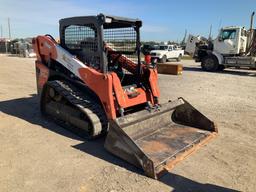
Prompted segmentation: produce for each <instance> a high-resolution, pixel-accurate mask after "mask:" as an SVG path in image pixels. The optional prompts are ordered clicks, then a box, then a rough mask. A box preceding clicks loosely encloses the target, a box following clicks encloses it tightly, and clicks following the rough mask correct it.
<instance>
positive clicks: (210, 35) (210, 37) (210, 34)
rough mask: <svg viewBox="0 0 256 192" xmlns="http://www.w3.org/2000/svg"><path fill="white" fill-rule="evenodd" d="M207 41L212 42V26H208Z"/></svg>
mask: <svg viewBox="0 0 256 192" xmlns="http://www.w3.org/2000/svg"><path fill="white" fill-rule="evenodd" d="M208 40H212V24H211V26H210V32H209V37H208Z"/></svg>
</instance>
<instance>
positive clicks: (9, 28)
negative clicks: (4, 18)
mask: <svg viewBox="0 0 256 192" xmlns="http://www.w3.org/2000/svg"><path fill="white" fill-rule="evenodd" d="M8 31H9V39H10V40H11V27H10V18H9V17H8Z"/></svg>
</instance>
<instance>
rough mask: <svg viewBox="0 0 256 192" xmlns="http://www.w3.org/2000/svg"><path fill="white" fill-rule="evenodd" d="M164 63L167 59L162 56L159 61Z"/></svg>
mask: <svg viewBox="0 0 256 192" xmlns="http://www.w3.org/2000/svg"><path fill="white" fill-rule="evenodd" d="M166 61H167V57H166V55H164V56H163V57H162V59H160V63H166Z"/></svg>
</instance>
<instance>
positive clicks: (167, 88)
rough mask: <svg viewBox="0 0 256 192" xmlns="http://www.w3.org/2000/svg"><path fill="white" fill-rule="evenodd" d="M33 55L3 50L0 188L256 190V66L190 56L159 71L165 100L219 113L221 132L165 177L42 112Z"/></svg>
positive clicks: (9, 191) (16, 191)
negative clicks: (168, 71)
mask: <svg viewBox="0 0 256 192" xmlns="http://www.w3.org/2000/svg"><path fill="white" fill-rule="evenodd" d="M33 62H34V60H33V59H25V58H17V57H7V56H5V55H0V138H1V139H0V191H3V192H21V191H22V192H24V191H26V192H39V191H40V192H45V191H54V192H71V191H72V192H73V191H77V192H88V191H97V192H105V191H106V192H119V191H127V192H128V191H129V192H138V191H147V192H153V191H161V192H167V191H168V192H169V191H176V192H177V191H197V192H198V191H251V192H254V191H255V190H256V182H255V181H256V174H255V173H256V139H255V138H256V129H255V128H256V71H249V70H244V71H242V70H235V69H234V70H230V69H229V70H225V71H224V72H221V73H207V72H203V71H201V70H200V68H199V65H198V64H196V63H194V62H193V61H191V60H186V61H185V60H184V61H182V64H184V72H183V75H181V76H172V75H159V85H160V89H161V100H162V101H163V102H164V101H167V100H168V99H175V98H177V97H184V98H185V99H186V100H188V101H189V102H190V103H191V104H192V105H193V106H195V107H196V108H198V109H199V110H200V111H201V112H202V113H204V114H206V115H207V116H208V117H209V118H210V119H212V120H214V121H215V122H216V123H217V125H218V128H219V136H218V137H217V138H216V139H214V140H213V141H211V142H210V143H209V144H207V146H205V147H203V148H202V149H200V150H199V151H198V152H197V153H194V154H193V155H191V156H190V157H188V158H187V159H186V160H184V161H182V162H181V163H179V164H178V165H176V167H175V168H174V169H173V170H172V172H170V173H168V174H167V175H165V176H164V177H162V178H161V179H160V180H159V181H157V180H153V179H150V178H147V177H145V176H144V175H143V173H142V172H141V171H140V170H138V169H136V168H134V167H133V166H131V165H129V164H127V163H125V162H124V161H122V160H120V159H118V158H116V157H114V156H112V155H111V154H109V153H108V152H106V151H105V150H104V148H103V143H104V138H102V139H99V140H96V141H90V142H89V141H84V140H81V139H80V138H79V137H76V136H75V135H73V134H72V133H70V132H68V131H66V130H64V129H63V128H61V127H59V126H57V125H56V124H54V123H52V122H50V121H48V120H46V119H44V118H43V117H42V116H41V115H40V112H39V102H38V101H39V100H38V97H37V96H36V81H35V67H34V63H33Z"/></svg>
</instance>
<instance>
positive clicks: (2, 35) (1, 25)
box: [1, 25, 3, 38]
mask: <svg viewBox="0 0 256 192" xmlns="http://www.w3.org/2000/svg"><path fill="white" fill-rule="evenodd" d="M1 38H3V25H1Z"/></svg>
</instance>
